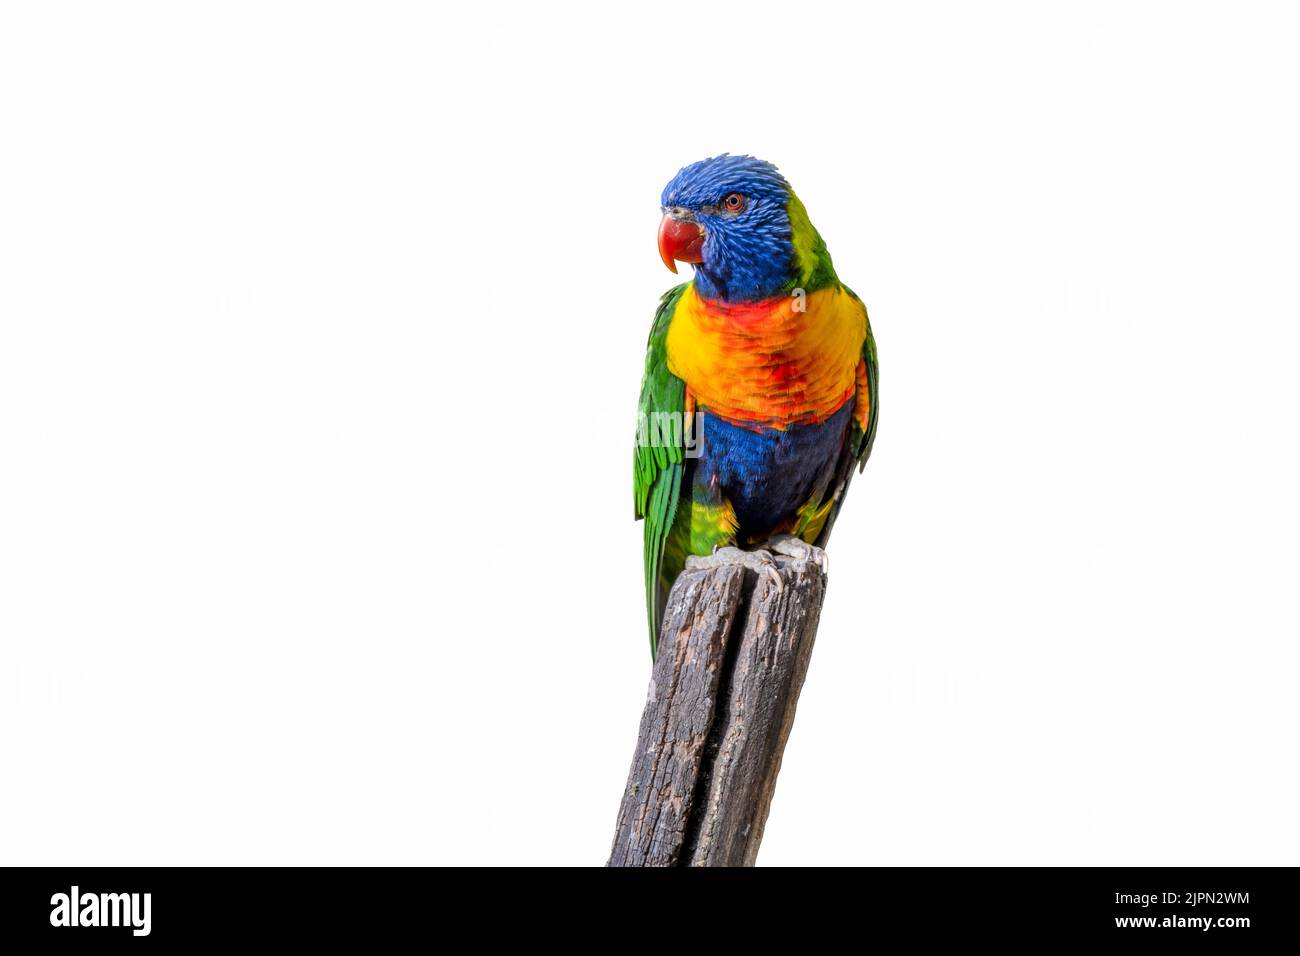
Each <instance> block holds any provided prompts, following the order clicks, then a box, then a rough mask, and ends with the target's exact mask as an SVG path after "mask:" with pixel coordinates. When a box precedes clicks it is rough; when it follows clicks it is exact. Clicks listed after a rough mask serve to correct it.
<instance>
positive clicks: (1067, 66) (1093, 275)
mask: <svg viewBox="0 0 1300 956" xmlns="http://www.w3.org/2000/svg"><path fill="white" fill-rule="evenodd" d="M546 6H547V5H542V4H530V5H527V6H525V5H522V4H521V5H509V4H503V5H490V4H482V3H479V4H461V5H434V4H412V5H396V4H360V3H357V4H319V3H315V4H293V5H290V4H261V3H258V4H247V5H241V4H231V3H225V4H211V5H206V6H205V7H202V8H200V7H198V6H197V5H189V4H187V5H183V7H181V6H178V5H174V4H162V3H160V4H152V5H143V4H114V5H111V6H105V5H96V4H86V5H84V6H79V5H65V4H41V5H25V9H24V8H19V7H18V5H9V6H7V7H6V12H5V13H4V14H3V16H2V17H0V137H3V144H2V148H0V323H2V325H0V459H2V467H0V642H2V643H0V773H2V774H3V786H2V787H0V862H4V863H26V864H142V863H154V864H176V863H185V864H200V863H363V862H365V863H398V862H401V863H482V864H515V863H518V864H547V863H558V864H599V863H601V862H603V860H604V858H605V855H606V853H607V851H608V844H609V839H610V837H611V835H612V831H613V823H614V816H615V810H616V807H617V803H618V799H619V795H620V791H621V789H622V786H623V782H624V778H625V774H626V772H627V766H628V763H629V760H630V757H631V747H632V742H633V739H634V735H635V732H636V725H637V720H638V716H639V713H640V709H641V705H642V702H643V696H644V692H645V688H646V682H647V678H648V669H649V656H648V653H647V648H646V640H645V636H644V633H643V626H642V621H643V618H642V593H641V567H640V560H641V558H640V554H641V546H640V535H641V530H640V526H639V525H638V524H635V523H633V521H632V519H631V511H632V495H631V474H630V463H631V453H630V443H631V439H632V434H633V429H634V425H635V421H634V418H635V415H634V412H635V403H636V397H637V389H638V382H639V376H640V372H641V364H642V359H643V354H644V353H643V349H644V342H645V337H646V332H647V330H648V327H649V323H650V319H651V316H652V312H653V308H654V305H655V302H656V299H657V296H658V295H659V294H660V293H661V292H662V291H663V290H664V289H666V288H667V287H668V286H669V285H670V284H671V283H672V281H673V277H672V276H670V275H669V274H668V273H667V272H665V271H664V268H663V266H662V265H661V264H660V262H659V258H658V255H657V254H656V251H655V246H654V233H655V228H656V225H657V223H658V220H659V212H658V197H659V192H660V190H661V189H662V187H663V185H664V183H665V182H666V181H667V180H668V179H669V177H670V176H672V174H673V173H674V172H675V171H676V170H677V169H678V167H680V166H682V165H684V164H686V163H688V162H691V161H694V160H696V159H700V158H703V157H705V156H708V155H713V154H715V153H718V152H722V151H733V152H750V153H753V154H756V155H759V156H762V157H764V158H767V159H771V160H772V161H774V162H776V163H777V164H778V165H780V166H781V168H782V170H783V171H784V172H785V173H786V174H787V176H788V177H789V178H790V180H791V181H792V183H793V184H794V185H795V188H796V189H797V190H798V192H799V194H800V196H801V197H802V198H803V200H804V202H805V203H806V204H807V206H808V209H809V211H810V213H811V215H812V219H813V221H814V222H815V223H816V224H817V226H818V227H819V229H820V230H821V232H822V234H823V235H824V236H825V238H826V240H827V242H828V243H829V245H830V248H831V250H832V252H833V254H834V256H835V263H836V265H837V267H838V269H839V272H840V275H841V276H842V277H843V278H844V279H845V281H847V282H849V283H850V284H851V285H852V286H853V287H854V288H855V289H856V290H857V291H858V292H859V293H861V295H862V296H863V297H864V299H865V300H866V302H867V304H868V307H869V309H870V312H871V316H872V320H873V324H874V327H875V330H876V336H877V339H878V342H879V348H880V356H881V367H882V373H881V374H882V394H883V399H882V413H881V425H880V433H879V440H878V442H877V444H876V450H875V455H874V456H873V458H872V460H871V463H870V466H869V467H868V469H867V472H866V474H865V475H864V476H862V477H860V478H859V479H858V481H857V482H856V483H855V484H854V486H853V490H852V494H851V496H850V500H849V502H848V506H847V507H846V509H845V511H844V513H843V517H842V519H841V523H840V525H839V526H838V527H837V529H836V533H835V540H834V543H833V547H832V549H831V553H832V558H833V561H832V576H831V586H830V591H829V594H828V599H827V604H826V608H825V612H824V615H823V618H822V626H821V632H820V635H819V637H818V642H817V650H816V654H815V655H814V658H813V663H812V668H811V671H810V673H809V676H808V681H807V685H806V686H805V688H804V692H803V697H802V701H801V703H800V706H799V715H798V721H797V722H796V725H795V730H794V733H793V735H792V737H791V740H790V743H789V747H788V750H787V752H786V759H785V766H784V770H783V771H782V775H781V780H780V786H779V788H778V792H777V797H776V801H775V803H774V805H773V808H772V815H771V819H770V822H769V825H768V828H767V836H766V839H765V841H764V845H763V851H762V855H761V858H760V862H762V863H765V864H794V863H809V864H822V863H837V864H877V863H879V864H1003V863H1023V864H1035V863H1037V864H1139V863H1141V864H1284V863H1286V864H1295V863H1296V862H1297V859H1298V851H1300V823H1298V822H1297V814H1296V812H1295V809H1296V806H1297V805H1298V804H1300V771H1298V770H1297V761H1296V732H1297V723H1298V722H1297V695H1296V684H1297V665H1300V652H1298V651H1297V638H1298V637H1300V634H1298V631H1300V627H1298V624H1300V612H1298V610H1297V600H1296V586H1297V578H1298V575H1300V545H1298V544H1297V541H1298V540H1300V505H1298V504H1297V487H1298V485H1300V457H1298V454H1297V446H1296V439H1297V418H1296V415H1297V411H1298V408H1297V405H1298V403H1297V387H1296V372H1295V369H1296V362H1297V355H1298V354H1300V309H1298V308H1297V300H1298V298H1300V296H1298V295H1297V288H1296V286H1297V279H1296V268H1297V262H1298V259H1300V242H1298V239H1297V237H1298V236H1300V188H1298V186H1297V182H1298V181H1300V177H1298V176H1297V169H1300V138H1298V133H1297V124H1296V116H1295V101H1294V95H1295V90H1296V89H1297V88H1300V66H1298V65H1297V59H1296V57H1295V49H1294V47H1295V36H1296V23H1295V22H1294V21H1293V20H1292V19H1291V17H1290V16H1289V15H1288V14H1287V13H1286V11H1285V8H1284V7H1282V6H1280V5H1279V6H1277V7H1271V6H1267V5H1262V4H1261V5H1249V6H1245V5H1238V4H1226V3H1225V4H1219V5H1199V4H1177V5H1175V4H1170V5H1168V6H1156V5H1145V4H1115V5H1107V4H1097V3H1089V4H1078V5H1073V8H1072V9H1071V10H1068V11H1067V10H1065V9H1063V8H1062V7H1061V5H1051V8H1050V9H1049V8H1048V7H1047V5H1043V4H1031V3H1026V4H1015V5H1007V4H999V5H987V4H980V5H969V4H966V5H951V6H949V5H942V6H937V5H920V4H906V5H905V4H891V5H888V6H870V7H868V6H862V5H851V4H842V3H836V4H829V5H821V4H817V3H811V2H800V3H798V4H795V5H791V4H789V3H780V4H762V3H753V2H746V3H743V4H742V3H728V4H708V3H694V2H693V3H685V4H677V5H673V4H668V5H664V4H652V5H646V6H645V8H644V9H643V10H641V11H637V12H634V11H632V10H629V9H626V8H625V7H623V6H622V5H615V4H608V3H603V4H591V5H581V6H579V5H561V6H558V7H555V8H553V9H547V8H546Z"/></svg>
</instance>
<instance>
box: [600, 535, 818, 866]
mask: <svg viewBox="0 0 1300 956" xmlns="http://www.w3.org/2000/svg"><path fill="white" fill-rule="evenodd" d="M777 560H778V568H779V573H780V576H781V580H782V583H783V586H782V587H780V588H778V587H777V586H776V584H775V582H773V581H772V580H771V578H770V576H768V575H761V576H760V575H758V574H755V573H754V572H752V571H747V570H745V569H744V568H742V567H738V566H728V567H720V568H714V569H711V570H707V571H686V572H684V573H683V574H682V575H681V576H680V577H679V578H678V579H677V582H676V584H674V585H673V590H672V593H671V594H670V595H669V597H668V608H667V612H666V614H665V616H664V624H663V629H662V631H661V632H660V635H659V654H658V658H657V659H656V661H655V665H654V671H653V674H652V676H651V679H650V691H649V695H648V697H647V700H646V705H645V710H644V712H643V713H642V714H641V729H640V732H639V733H638V735H637V742H636V752H635V753H634V754H633V757H632V769H631V771H630V772H629V774H628V780H627V788H626V790H625V791H624V793H623V803H622V805H621V806H620V807H619V812H618V826H617V830H616V833H615V836H614V847H613V850H612V851H611V853H610V858H609V866H752V865H753V864H754V860H755V858H756V857H757V856H758V846H759V843H760V842H761V841H762V839H763V827H764V825H765V824H766V822H767V812H768V808H769V807H770V806H771V803H772V794H773V792H774V791H775V789H776V777H777V774H778V773H779V772H780V770H781V755H782V753H783V752H784V750H785V742H786V738H787V737H789V735H790V727H791V726H792V725H793V723H794V712H795V705H796V704H797V703H798V700H799V691H800V689H801V688H802V687H803V680H804V675H805V674H806V673H807V671H808V659H809V657H810V656H811V654H812V647H813V641H814V640H815V639H816V636H817V621H818V618H819V617H820V615H821V606H822V598H823V597H824V596H825V593H826V576H825V574H824V573H823V572H822V570H821V569H820V568H819V567H817V565H816V564H813V563H811V562H805V561H800V560H792V559H788V558H784V557H781V556H778V558H777Z"/></svg>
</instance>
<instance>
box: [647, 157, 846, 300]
mask: <svg viewBox="0 0 1300 956" xmlns="http://www.w3.org/2000/svg"><path fill="white" fill-rule="evenodd" d="M661 203H662V205H663V212H664V220H663V222H662V223H661V225H660V227H659V254H660V256H661V257H662V258H663V260H664V263H665V264H666V265H667V266H668V268H670V269H672V270H673V271H674V272H676V271H677V268H676V266H675V265H674V260H680V261H682V262H690V263H693V264H694V266H695V287H696V289H697V290H698V291H699V292H700V294H701V295H703V296H705V297H707V298H711V299H723V300H726V301H728V302H755V301H758V300H760V299H766V298H769V297H771V296H773V295H777V294H779V293H783V292H788V291H789V290H791V289H793V288H795V287H796V286H799V285H801V284H807V283H808V282H809V281H810V280H813V279H815V278H818V277H820V276H821V275H822V273H828V272H829V270H830V257H829V256H828V255H826V246H825V244H824V243H823V242H822V241H821V237H820V236H818V235H817V231H816V230H815V229H813V227H812V223H810V222H809V221H808V214H807V213H806V212H805V211H804V208H803V204H802V203H801V202H799V199H798V197H796V196H795V194H794V191H793V190H791V189H790V184H789V183H787V182H786V181H785V177H784V176H782V175H781V174H780V173H779V172H777V169H776V167H775V166H773V165H772V164H771V163H766V162H764V161H763V160H761V159H755V158H754V157H752V156H729V155H727V154H725V153H724V154H723V155H721V156H715V157H713V158H712V159H705V160H701V161H700V162H698V163H692V164H691V165H690V166H686V167H684V168H683V169H682V170H681V171H680V172H678V173H677V175H676V176H674V177H673V178H672V181H671V182H669V183H668V185H667V186H665V187H664V192H663V197H662V199H661ZM823 259H824V264H825V268H824V269H819V268H818V267H819V266H820V265H821V264H822V260H823ZM830 274H831V275H833V273H830Z"/></svg>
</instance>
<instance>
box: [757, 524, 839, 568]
mask: <svg viewBox="0 0 1300 956" xmlns="http://www.w3.org/2000/svg"><path fill="white" fill-rule="evenodd" d="M764 547H766V548H767V549H768V550H769V551H775V552H776V553H777V554H784V555H785V556H786V557H789V558H794V559H795V560H796V561H811V562H812V563H813V564H815V565H817V567H819V568H820V569H821V572H822V574H830V570H831V561H830V558H829V557H828V556H827V554H826V552H825V551H823V550H822V549H821V548H818V547H816V546H815V545H811V544H809V543H808V542H807V541H805V540H803V538H796V537H795V536H794V535H791V534H781V535H777V536H776V537H774V538H772V539H771V540H769V541H768V542H767V544H766V545H765V546H764Z"/></svg>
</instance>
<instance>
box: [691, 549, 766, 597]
mask: <svg viewBox="0 0 1300 956" xmlns="http://www.w3.org/2000/svg"><path fill="white" fill-rule="evenodd" d="M724 565H740V566H741V567H743V568H748V569H749V570H751V571H753V572H754V573H755V574H757V575H758V576H759V577H766V578H767V579H768V580H770V581H771V582H772V587H774V588H776V590H777V591H783V590H785V581H783V580H782V579H781V570H780V568H778V567H777V563H776V558H774V557H772V554H771V552H770V551H742V550H741V549H740V548H737V547H732V546H730V545H729V546H727V547H725V548H714V549H713V553H712V554H710V555H698V554H693V555H690V556H689V557H688V558H687V559H686V569H687V570H688V571H696V570H705V569H708V568H720V567H723V566H724Z"/></svg>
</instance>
